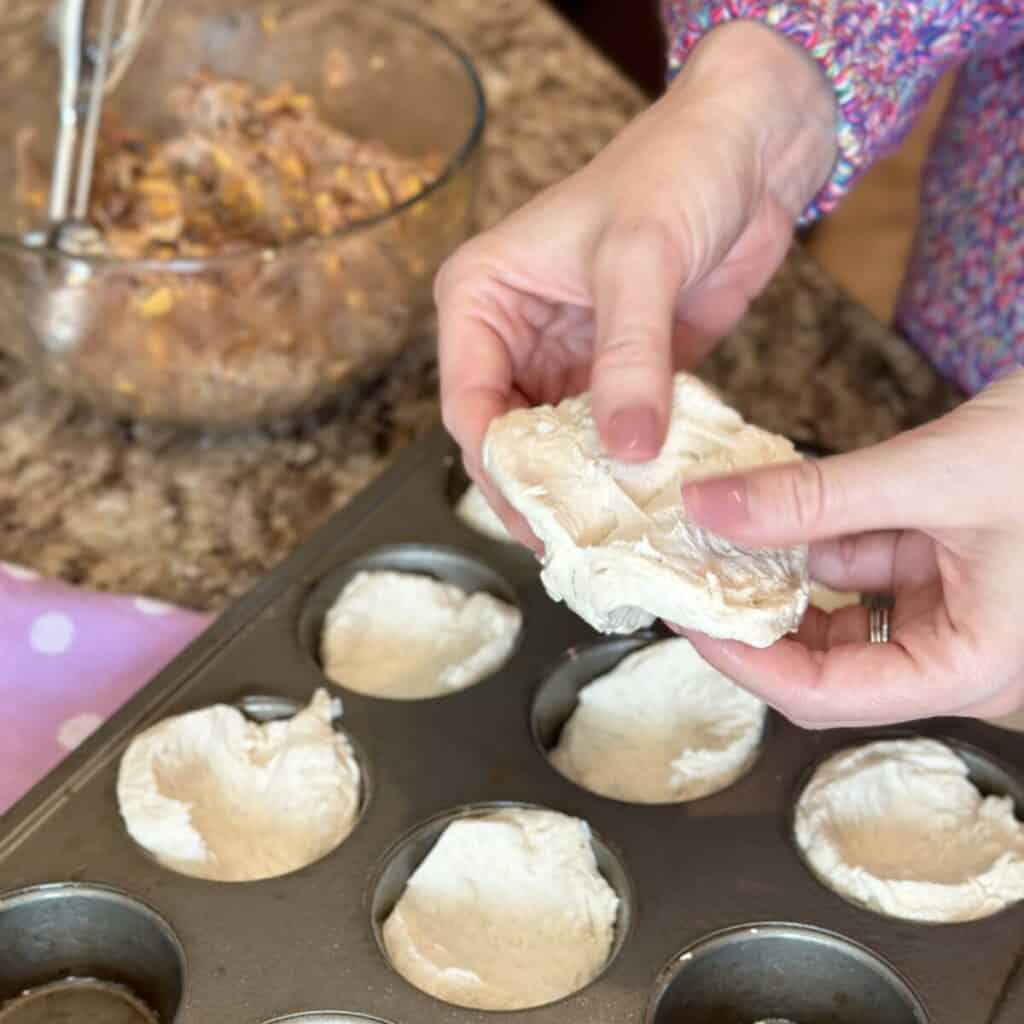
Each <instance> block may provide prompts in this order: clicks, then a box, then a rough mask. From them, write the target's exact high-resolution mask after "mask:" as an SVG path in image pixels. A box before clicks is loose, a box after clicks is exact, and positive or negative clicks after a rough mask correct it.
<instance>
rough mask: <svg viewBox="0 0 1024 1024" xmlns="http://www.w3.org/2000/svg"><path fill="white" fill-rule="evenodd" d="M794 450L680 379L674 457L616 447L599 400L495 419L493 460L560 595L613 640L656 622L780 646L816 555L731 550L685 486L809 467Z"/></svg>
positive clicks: (668, 447)
mask: <svg viewBox="0 0 1024 1024" xmlns="http://www.w3.org/2000/svg"><path fill="white" fill-rule="evenodd" d="M798 457H799V456H797V454H796V452H795V450H794V448H793V446H792V444H790V442H789V441H787V440H786V439H785V438H782V437H779V436H777V435H775V434H769V433H767V432H766V431H764V430H760V429H758V428H757V427H753V426H749V425H748V424H746V423H744V421H743V419H742V418H741V417H740V415H739V414H738V413H736V412H734V411H733V410H732V409H730V408H728V407H727V406H726V405H724V404H723V403H722V402H721V401H720V400H719V399H718V397H717V396H716V395H715V394H714V393H713V392H712V391H711V390H710V389H709V388H708V387H707V386H706V385H704V384H703V383H701V381H699V380H698V379H697V378H696V377H693V376H690V375H689V374H682V373H681V374H677V375H676V378H675V384H674V399H673V415H672V423H671V425H670V427H669V432H668V438H667V440H666V442H665V446H664V447H663V449H662V451H661V454H660V455H659V456H658V457H657V458H656V459H654V460H652V461H650V462H646V463H638V464H633V463H625V462H617V461H615V460H612V459H609V458H608V457H607V456H606V455H604V453H603V449H602V446H601V442H600V439H599V438H598V435H597V428H596V426H595V424H594V420H593V417H592V415H591V410H590V396H589V395H580V396H579V397H577V398H569V399H566V400H565V401H563V402H561V403H560V404H559V405H557V406H549V405H546V406H538V407H536V408H533V409H518V410H515V411H513V412H510V413H507V414H506V415H505V416H502V417H500V418H499V419H497V420H495V421H494V422H493V423H492V424H491V426H490V429H489V430H488V432H487V436H486V438H485V441H484V464H485V466H486V469H487V472H488V473H489V474H490V476H491V479H492V480H493V481H494V483H495V484H496V486H497V487H498V488H499V489H500V490H501V492H502V494H504V496H505V498H506V499H507V500H508V502H509V503H510V504H511V505H512V506H513V507H514V508H515V509H517V510H518V511H519V512H520V513H521V514H522V515H523V516H524V517H525V518H526V520H527V522H528V523H529V524H530V526H531V527H532V528H533V531H534V533H535V534H536V535H537V537H538V538H539V539H540V540H541V541H542V542H543V544H544V548H545V555H544V569H543V572H542V573H541V579H542V580H543V581H544V586H545V587H546V588H547V591H548V594H549V595H550V596H551V597H552V598H553V599H554V600H556V601H565V603H566V604H567V605H568V606H569V607H570V608H571V609H572V610H573V611H574V612H576V614H577V615H579V616H580V617H581V618H583V619H585V620H586V621H587V622H588V623H589V624H590V625H591V626H593V627H594V628H595V629H597V630H599V631H601V632H602V633H630V632H633V631H634V630H637V629H641V628H644V627H646V626H649V625H650V624H651V623H652V622H653V621H654V620H655V619H656V618H660V619H665V620H666V621H668V622H673V623H676V624H678V625H681V626H686V627H688V628H691V629H697V630H700V631H701V632H704V633H706V634H708V635H709V636H714V637H724V638H731V639H735V640H742V641H743V642H744V643H748V644H751V645H753V646H755V647H767V646H768V645H770V644H772V643H774V642H775V641H776V640H778V639H779V637H781V636H784V635H785V634H786V633H788V632H789V631H791V630H793V629H795V628H796V626H797V625H799V623H800V619H801V617H802V615H803V613H804V610H805V609H806V607H807V591H808V580H807V550H806V547H799V548H788V549H758V550H754V549H751V548H746V547H741V546H738V545H734V544H731V543H730V542H728V541H726V540H723V539H722V538H720V537H716V536H714V535H713V534H710V533H708V532H707V531H706V530H702V529H700V528H698V527H696V526H692V525H690V524H689V523H688V522H687V520H686V514H685V510H684V508H683V504H682V497H681V494H680V487H681V486H682V484H683V483H684V482H687V481H691V480H698V479H701V478H703V477H709V476H715V475H720V474H723V473H728V472H732V471H734V470H743V469H749V468H753V467H755V466H761V465H765V464H768V463H776V462H790V461H793V460H795V459H797V458H798Z"/></svg>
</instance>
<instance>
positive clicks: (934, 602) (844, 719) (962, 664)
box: [685, 592, 989, 728]
mask: <svg viewBox="0 0 1024 1024" xmlns="http://www.w3.org/2000/svg"><path fill="white" fill-rule="evenodd" d="M916 596H918V599H919V600H918V601H914V600H913V599H912V597H911V598H907V597H905V599H904V601H903V604H904V605H906V606H908V611H907V615H906V617H903V616H902V615H901V612H900V602H899V601H897V607H896V612H895V615H896V617H894V618H893V624H892V634H891V640H890V642H889V643H883V644H870V643H866V642H864V641H865V640H866V637H867V627H866V618H865V620H862V621H861V623H860V624H858V623H857V622H856V620H857V615H858V613H863V611H864V609H859V608H847V609H843V611H842V612H841V613H840V614H839V616H838V625H837V627H834V628H835V629H836V630H837V634H836V636H835V637H834V636H829V635H827V633H826V632H823V631H822V625H821V624H822V620H821V618H819V617H818V615H817V614H812V615H811V617H810V622H809V625H808V627H807V633H806V634H804V636H807V637H808V638H809V639H810V640H811V642H812V643H816V644H826V645H827V646H825V647H824V648H823V649H815V647H814V646H809V645H808V643H805V642H804V641H803V637H802V636H801V635H798V636H797V637H796V638H792V637H786V638H784V639H782V640H779V641H778V642H777V643H775V644H773V645H772V646H771V647H766V648H762V649H759V648H755V647H749V646H746V645H745V644H741V643H737V642H735V641H729V640H714V639H712V638H710V637H707V636H705V635H702V634H698V633H693V632H691V631H687V632H686V634H685V635H686V636H687V637H688V638H689V640H690V642H691V643H692V644H693V646H694V647H695V648H696V650H697V651H698V653H699V654H700V655H701V657H703V658H705V659H706V660H707V662H709V663H710V664H711V665H713V666H715V668H717V669H718V670H719V671H720V672H722V673H724V674H725V675H726V676H728V677H729V678H730V679H732V680H734V681H735V682H736V683H738V684H739V685H740V686H742V687H744V688H745V689H749V690H750V691H751V692H753V693H755V694H757V695H758V696H760V697H761V698H762V699H763V700H765V701H766V702H767V703H769V705H771V706H772V707H773V708H776V709H778V710H779V711H780V712H781V713H782V714H783V715H785V716H786V717H787V718H790V719H792V720H793V721H794V722H797V723H798V724H801V725H805V726H808V727H811V728H837V727H846V726H863V725H884V724H888V723H892V722H904V721H908V720H911V719H915V718H923V717H928V716H933V715H943V714H949V715H955V714H962V713H963V711H964V709H966V708H968V707H970V706H971V705H974V703H976V702H978V701H979V700H981V699H984V698H985V697H986V696H988V695H989V694H987V693H986V692H984V689H983V687H982V689H981V691H979V690H978V686H977V685H975V684H974V683H973V682H971V673H970V672H969V671H968V668H966V666H967V665H968V662H969V658H967V656H966V655H964V654H963V651H962V650H961V649H959V647H957V645H956V644H954V643H952V642H951V640H952V636H951V634H950V632H949V625H948V622H947V621H946V620H945V618H944V615H945V611H944V607H943V605H942V603H941V599H940V595H938V594H934V593H930V592H922V593H921V594H920V595H916ZM919 602H926V603H927V610H926V608H925V607H921V608H918V607H915V605H916V604H918V603H919ZM858 627H859V629H861V630H862V631H863V632H861V633H860V642H856V640H855V639H854V638H853V633H854V630H856V629H857V628H858ZM827 629H828V627H825V630H827ZM815 632H817V636H815V635H814V633H815ZM834 641H835V642H834ZM846 641H851V642H846ZM971 656H974V655H973V654H972V655H971Z"/></svg>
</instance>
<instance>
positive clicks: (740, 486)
mask: <svg viewBox="0 0 1024 1024" xmlns="http://www.w3.org/2000/svg"><path fill="white" fill-rule="evenodd" d="M683 507H684V508H685V509H686V515H687V517H688V518H689V519H692V520H693V521H694V522H695V523H697V524H698V526H706V527H707V528H708V529H709V530H714V531H716V532H718V531H721V532H722V533H728V532H729V529H730V527H737V526H741V525H742V524H744V523H746V522H747V520H748V518H749V512H748V508H747V488H746V485H745V483H744V481H743V478H742V477H738V476H723V477H719V478H718V479H717V480H701V481H699V482H697V483H692V484H684V486H683Z"/></svg>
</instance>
